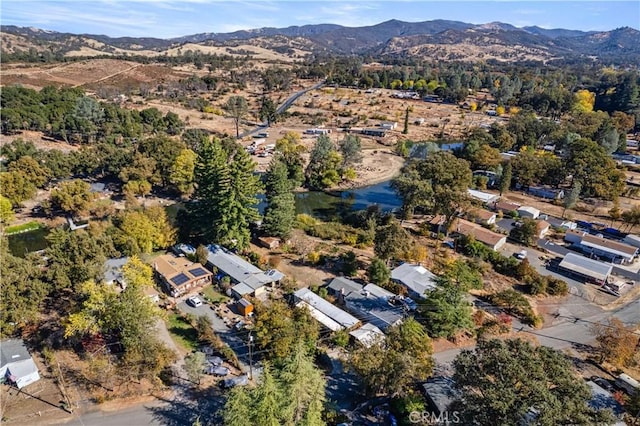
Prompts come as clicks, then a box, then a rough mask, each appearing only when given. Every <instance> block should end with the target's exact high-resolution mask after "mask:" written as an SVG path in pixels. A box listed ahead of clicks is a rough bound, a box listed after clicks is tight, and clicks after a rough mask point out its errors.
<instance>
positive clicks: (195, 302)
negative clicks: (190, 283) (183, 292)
mask: <svg viewBox="0 0 640 426" xmlns="http://www.w3.org/2000/svg"><path fill="white" fill-rule="evenodd" d="M187 304H189V305H191V306H193V307H194V308H198V307H200V306H202V300H200V298H199V297H198V296H190V297H188V298H187Z"/></svg>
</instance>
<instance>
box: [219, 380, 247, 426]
mask: <svg viewBox="0 0 640 426" xmlns="http://www.w3.org/2000/svg"><path fill="white" fill-rule="evenodd" d="M252 403H253V400H252V399H251V397H250V396H249V391H248V390H247V389H246V388H245V387H243V386H236V387H234V388H233V389H231V392H230V393H229V398H227V402H226V403H225V404H224V410H223V419H224V424H225V426H246V425H247V423H250V419H251V417H252V407H251V405H252Z"/></svg>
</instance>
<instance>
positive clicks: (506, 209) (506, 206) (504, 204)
mask: <svg viewBox="0 0 640 426" xmlns="http://www.w3.org/2000/svg"><path fill="white" fill-rule="evenodd" d="M493 208H494V209H495V210H496V211H499V212H502V213H505V214H514V213H516V212H517V211H518V209H519V208H520V204H516V203H510V202H508V201H498V202H496V203H494V204H493Z"/></svg>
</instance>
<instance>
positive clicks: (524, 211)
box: [517, 206, 540, 219]
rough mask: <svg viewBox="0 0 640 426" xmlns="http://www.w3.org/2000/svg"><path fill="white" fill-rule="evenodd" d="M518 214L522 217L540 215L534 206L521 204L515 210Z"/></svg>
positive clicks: (536, 216) (535, 217)
mask: <svg viewBox="0 0 640 426" xmlns="http://www.w3.org/2000/svg"><path fill="white" fill-rule="evenodd" d="M517 212H518V216H520V217H522V218H525V217H526V218H529V219H537V218H538V216H540V210H538V209H536V208H535V207H529V206H521V207H519V208H518V210H517Z"/></svg>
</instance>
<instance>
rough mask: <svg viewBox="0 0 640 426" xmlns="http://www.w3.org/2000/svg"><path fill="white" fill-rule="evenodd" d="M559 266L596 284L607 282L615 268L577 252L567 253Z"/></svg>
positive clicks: (566, 271)
mask: <svg viewBox="0 0 640 426" xmlns="http://www.w3.org/2000/svg"><path fill="white" fill-rule="evenodd" d="M558 266H559V268H560V269H561V270H562V271H564V272H565V273H568V274H569V275H577V276H579V277H580V278H582V279H584V280H585V281H588V282H594V283H596V284H604V283H606V282H607V278H608V277H609V275H611V271H612V270H613V266H612V265H610V264H607V263H603V262H598V261H597V260H593V259H589V258H586V257H584V256H580V255H578V254H575V253H567V254H566V255H565V256H564V259H562V262H560V264H559V265H558Z"/></svg>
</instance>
